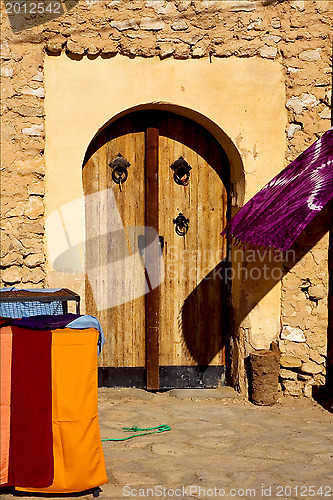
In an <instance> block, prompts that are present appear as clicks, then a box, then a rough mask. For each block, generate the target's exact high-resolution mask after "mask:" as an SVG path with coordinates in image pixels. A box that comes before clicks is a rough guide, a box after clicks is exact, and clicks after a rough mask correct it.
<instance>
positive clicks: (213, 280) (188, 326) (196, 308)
mask: <svg viewBox="0 0 333 500" xmlns="http://www.w3.org/2000/svg"><path fill="white" fill-rule="evenodd" d="M227 270H228V267H227V261H226V260H223V261H222V262H220V263H219V264H218V265H217V266H216V267H215V268H214V269H213V270H212V271H211V272H210V273H209V274H207V276H205V277H204V279H203V280H202V281H201V282H200V283H199V285H198V286H197V287H196V288H195V289H194V290H193V291H192V292H191V293H190V295H189V296H188V297H187V298H186V299H185V301H184V305H183V307H182V309H181V323H182V332H183V339H182V340H183V343H184V346H185V348H186V350H187V351H188V353H189V354H190V356H191V358H192V359H193V360H194V361H195V363H196V364H198V365H202V366H207V365H209V364H210V363H211V361H212V360H213V358H214V357H215V356H216V355H217V354H218V353H219V352H220V351H221V349H222V350H223V349H224V348H225V346H226V345H227V334H228V332H229V328H228V316H229V315H228V307H227V297H228V290H227V287H228V282H227V279H226V276H227ZM224 363H225V355H224V354H223V355H222V356H221V358H220V363H219V364H224Z"/></svg>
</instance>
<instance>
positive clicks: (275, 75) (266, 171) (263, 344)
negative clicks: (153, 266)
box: [44, 54, 287, 349]
mask: <svg viewBox="0 0 333 500" xmlns="http://www.w3.org/2000/svg"><path fill="white" fill-rule="evenodd" d="M44 74H45V88H46V98H45V111H46V147H45V165H46V170H47V174H48V175H47V179H46V193H45V215H46V221H47V222H46V227H47V229H48V231H47V244H48V248H49V249H50V250H51V256H50V254H49V256H50V257H51V258H49V259H48V265H49V283H50V286H59V282H60V281H62V282H63V283H64V284H66V286H69V287H70V288H72V289H75V290H77V291H78V292H79V293H80V294H81V296H83V297H84V280H83V279H82V275H77V274H73V275H63V274H62V275H60V274H59V272H56V271H53V269H52V255H57V253H58V254H59V250H60V248H59V240H60V239H61V236H60V235H59V232H58V231H55V230H54V229H55V226H54V224H53V221H54V219H53V218H52V217H51V218H49V219H48V216H49V215H51V214H52V212H54V211H55V210H57V209H59V208H61V207H63V206H64V205H66V204H68V203H70V202H73V201H74V200H76V199H79V198H82V197H83V188H82V162H83V158H84V155H85V152H86V149H87V147H88V145H89V143H90V141H91V140H92V138H93V137H94V136H95V135H96V134H97V133H98V131H99V130H100V129H101V128H102V127H103V126H104V125H105V124H106V123H108V122H110V120H112V119H115V117H118V116H120V115H121V114H123V113H124V112H127V111H130V110H133V109H137V108H138V107H158V108H162V109H169V110H173V111H175V112H177V113H179V114H183V115H186V116H189V117H191V118H193V119H194V120H196V121H198V122H199V123H202V124H203V125H205V126H206V127H207V128H209V129H210V130H211V131H212V133H213V134H215V136H216V138H217V139H218V140H219V141H220V142H221V144H222V146H223V147H224V148H225V150H226V152H227V154H228V157H229V161H230V166H231V182H232V183H233V185H234V189H235V191H236V193H235V195H236V198H237V199H238V200H239V201H238V204H239V206H241V205H242V203H243V202H244V201H246V200H247V199H249V198H251V196H253V195H254V194H255V193H256V192H257V191H258V190H259V189H260V188H261V187H263V186H264V185H265V184H266V183H267V182H268V181H269V180H270V179H271V178H272V177H274V175H276V174H277V173H278V172H279V171H280V170H281V165H283V163H284V151H285V147H286V137H285V132H284V131H285V127H286V123H287V112H286V109H285V107H284V102H285V89H284V84H283V72H282V67H281V65H280V64H279V63H278V62H274V61H267V60H262V59H260V58H257V57H253V58H249V59H238V58H229V59H216V58H213V59H212V60H211V61H210V60H209V59H194V60H193V59H192V60H185V61H181V60H178V61H174V60H172V59H166V60H164V61H160V60H159V59H158V58H151V59H143V58H138V59H133V60H132V59H129V58H127V57H124V56H121V55H119V56H116V57H115V58H111V59H107V60H104V59H102V58H96V59H94V60H90V59H88V58H86V57H84V58H83V59H82V60H80V61H76V60H73V59H70V58H69V57H67V56H66V54H62V55H61V56H59V57H52V56H51V57H46V60H45V66H44ZM59 124H61V126H59ZM272 137H274V141H272V140H271V138H272ZM237 146H238V147H237ZM244 181H245V182H244ZM72 206H73V207H74V205H72ZM80 206H81V208H82V207H83V204H81V205H80ZM67 220H68V219H67ZM48 221H49V224H48ZM78 221H80V222H79V224H78ZM80 223H81V228H80ZM65 224H66V223H65ZM82 226H83V217H79V218H78V220H77V219H76V220H75V218H74V219H73V224H70V227H67V228H66V230H67V232H68V233H69V238H71V236H70V235H71V234H73V232H75V233H78V232H79V231H80V229H81V231H82V236H83V233H84V227H82ZM72 239H73V240H75V242H77V241H79V240H80V237H79V236H78V234H73V236H72ZM82 240H83V241H84V239H83V238H82ZM64 241H65V239H64ZM235 265H236V263H235ZM237 265H239V263H237ZM241 281H242V278H241V276H240V274H239V272H237V274H236V278H235V279H234V280H233V288H234V307H235V310H238V309H240V308H241V304H240V303H239V302H240V300H242V299H241V297H240V296H239V294H237V289H240V288H241ZM257 286H258V285H257V284H256V286H255V287H253V292H252V293H253V294H254V293H255V291H254V289H255V288H256V287H257ZM280 289H281V283H280V281H278V282H277V283H276V284H275V285H274V286H273V287H272V288H271V289H270V290H269V292H268V293H267V294H266V295H265V296H264V297H260V300H259V301H258V302H259V303H258V305H257V306H256V307H255V308H254V309H252V310H251V311H250V312H249V313H248V317H247V318H246V320H247V321H248V322H250V324H251V325H252V328H251V330H250V331H251V334H250V339H249V340H250V343H251V344H252V345H253V346H254V347H255V348H256V349H269V346H270V344H271V342H272V340H273V339H274V338H276V337H277V335H278V333H279V329H280V299H279V298H280V293H281V290H280ZM247 301H249V302H251V301H253V297H251V291H250V290H249V289H248V297H247ZM83 303H84V301H83Z"/></svg>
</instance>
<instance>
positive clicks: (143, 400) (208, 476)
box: [1, 387, 333, 500]
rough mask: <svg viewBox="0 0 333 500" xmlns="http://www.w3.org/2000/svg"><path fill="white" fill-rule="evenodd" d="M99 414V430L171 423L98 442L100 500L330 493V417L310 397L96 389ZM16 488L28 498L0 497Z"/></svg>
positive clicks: (110, 433) (116, 432) (112, 433)
mask: <svg viewBox="0 0 333 500" xmlns="http://www.w3.org/2000/svg"><path fill="white" fill-rule="evenodd" d="M99 414H100V428H101V436H102V438H118V437H124V436H126V435H127V434H124V432H123V431H122V427H131V426H137V427H153V426H158V425H161V424H167V425H169V426H170V427H171V431H168V432H164V433H160V434H154V435H147V436H141V437H136V438H134V439H130V440H128V441H124V442H104V443H103V447H104V452H105V460H106V467H107V473H108V478H109V483H108V484H106V485H103V486H101V490H102V491H100V498H101V500H104V499H106V500H111V499H112V500H117V499H124V498H164V499H171V498H184V499H186V498H200V499H209V498H223V497H229V498H267V497H268V498H289V499H308V498H321V499H324V498H332V496H333V425H332V421H333V415H332V413H331V412H329V411H327V410H325V409H324V408H323V407H322V406H320V405H319V404H318V403H316V402H315V401H313V400H311V399H305V398H304V399H296V398H295V399H294V398H290V399H287V398H283V399H282V400H281V401H279V402H278V403H277V404H276V405H275V406H272V407H260V406H255V405H253V404H251V403H250V402H248V401H246V400H244V399H243V398H241V397H240V396H239V395H238V394H236V393H235V392H234V391H233V390H232V389H231V388H227V387H226V388H220V389H216V390H215V389H213V390H173V391H169V392H164V393H156V394H152V393H148V392H145V391H142V390H140V389H100V390H99ZM16 496H19V497H20V498H21V499H22V500H23V499H27V498H30V500H31V498H33V497H31V496H29V497H28V496H22V495H19V494H18V493H15V494H14V496H13V494H12V493H7V492H5V493H3V494H2V495H1V498H3V499H4V500H5V499H6V500H7V499H8V500H9V499H13V498H14V497H16ZM75 496H76V495H75ZM39 498H40V497H39ZM42 498H44V497H43V496H42ZM53 498H54V499H55V498H60V497H53ZM61 498H62V499H66V498H73V497H67V496H63V497H61ZM80 498H81V499H88V498H89V499H92V498H93V497H92V494H91V493H90V494H87V493H84V494H82V495H81V496H80Z"/></svg>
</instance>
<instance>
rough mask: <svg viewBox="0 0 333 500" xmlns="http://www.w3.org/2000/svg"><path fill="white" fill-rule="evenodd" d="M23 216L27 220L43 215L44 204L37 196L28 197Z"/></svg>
mask: <svg viewBox="0 0 333 500" xmlns="http://www.w3.org/2000/svg"><path fill="white" fill-rule="evenodd" d="M24 214H25V215H26V216H27V217H28V218H29V219H37V217H39V216H40V215H43V214H44V203H43V201H42V199H41V198H40V197H39V196H30V198H29V203H28V205H27V208H26V210H25V211H24Z"/></svg>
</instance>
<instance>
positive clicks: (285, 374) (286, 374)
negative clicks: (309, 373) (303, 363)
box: [279, 368, 297, 380]
mask: <svg viewBox="0 0 333 500" xmlns="http://www.w3.org/2000/svg"><path fill="white" fill-rule="evenodd" d="M279 375H280V378H282V379H285V380H296V379H297V373H296V372H293V371H292V370H285V369H284V368H282V369H281V370H280V373H279Z"/></svg>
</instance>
